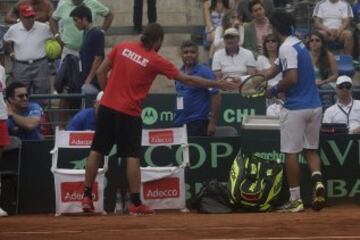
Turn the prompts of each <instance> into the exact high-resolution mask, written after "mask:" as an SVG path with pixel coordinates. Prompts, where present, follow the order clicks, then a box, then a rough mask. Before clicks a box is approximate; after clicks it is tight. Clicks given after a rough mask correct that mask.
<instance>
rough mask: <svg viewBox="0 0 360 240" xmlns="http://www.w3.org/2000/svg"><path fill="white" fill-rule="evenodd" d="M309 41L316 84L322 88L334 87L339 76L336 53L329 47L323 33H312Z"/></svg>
mask: <svg viewBox="0 0 360 240" xmlns="http://www.w3.org/2000/svg"><path fill="white" fill-rule="evenodd" d="M308 41H309V42H308V48H309V50H310V53H311V60H312V62H313V65H314V70H315V76H316V85H317V86H318V87H319V88H320V89H334V86H335V81H336V78H337V77H338V71H337V64H336V60H335V56H334V54H332V53H331V52H330V51H329V50H328V49H327V46H326V43H325V39H324V37H323V35H322V34H321V33H319V32H313V33H311V34H310V35H309V40H308Z"/></svg>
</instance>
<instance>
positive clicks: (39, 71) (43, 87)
mask: <svg viewBox="0 0 360 240" xmlns="http://www.w3.org/2000/svg"><path fill="white" fill-rule="evenodd" d="M19 12H20V22H18V23H16V24H14V25H12V26H11V27H10V28H9V29H8V31H7V32H6V33H5V35H4V41H5V47H6V48H7V49H8V51H9V52H10V57H11V58H12V60H13V70H12V75H13V80H14V81H18V82H22V83H24V84H25V85H26V86H27V87H28V89H29V92H31V93H42V94H49V93H50V69H49V66H48V61H47V58H46V53H45V42H46V41H47V40H48V39H50V38H52V37H53V35H52V33H51V31H50V28H49V26H48V25H47V24H45V23H41V22H37V21H35V11H34V9H33V8H32V7H31V6H30V5H27V4H22V5H20V6H19Z"/></svg>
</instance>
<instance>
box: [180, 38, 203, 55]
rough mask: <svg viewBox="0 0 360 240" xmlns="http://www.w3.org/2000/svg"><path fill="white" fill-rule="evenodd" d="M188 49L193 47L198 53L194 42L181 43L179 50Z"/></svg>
mask: <svg viewBox="0 0 360 240" xmlns="http://www.w3.org/2000/svg"><path fill="white" fill-rule="evenodd" d="M188 47H194V48H195V49H196V52H198V51H199V47H198V45H197V44H196V42H194V41H192V40H185V41H183V42H182V44H181V46H180V49H184V48H188Z"/></svg>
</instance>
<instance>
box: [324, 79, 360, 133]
mask: <svg viewBox="0 0 360 240" xmlns="http://www.w3.org/2000/svg"><path fill="white" fill-rule="evenodd" d="M351 88H352V80H351V78H350V77H348V76H340V77H338V78H337V80H336V95H337V99H338V100H337V103H336V104H334V105H333V106H331V107H329V108H327V109H326V111H325V113H324V118H323V123H345V124H346V125H347V126H348V128H349V133H352V134H360V101H359V100H354V99H353V98H352V96H351Z"/></svg>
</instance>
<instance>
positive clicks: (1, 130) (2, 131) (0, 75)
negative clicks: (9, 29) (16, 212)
mask: <svg viewBox="0 0 360 240" xmlns="http://www.w3.org/2000/svg"><path fill="white" fill-rule="evenodd" d="M5 86H6V84H5V68H4V67H3V66H2V65H1V61H0V162H1V159H2V153H3V150H4V147H6V146H7V145H9V144H10V139H9V133H8V127H7V123H6V120H7V118H8V116H7V112H6V104H5V101H4V94H3V92H4V90H5ZM0 185H1V179H0ZM0 194H1V191H0ZM7 215H8V214H7V212H6V211H4V210H3V209H2V208H1V207H0V217H6V216H7Z"/></svg>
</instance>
